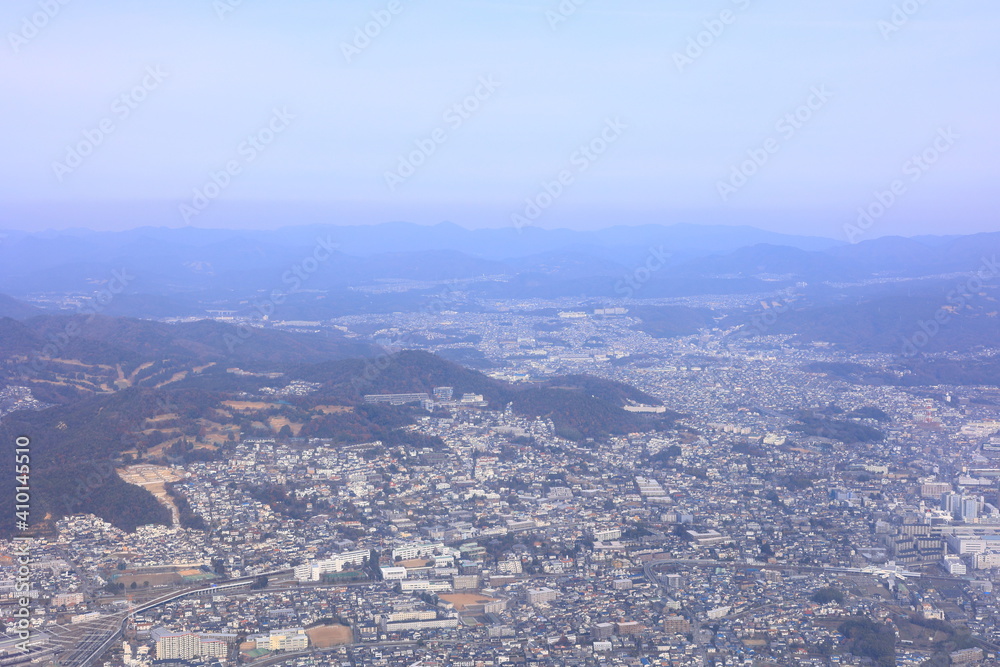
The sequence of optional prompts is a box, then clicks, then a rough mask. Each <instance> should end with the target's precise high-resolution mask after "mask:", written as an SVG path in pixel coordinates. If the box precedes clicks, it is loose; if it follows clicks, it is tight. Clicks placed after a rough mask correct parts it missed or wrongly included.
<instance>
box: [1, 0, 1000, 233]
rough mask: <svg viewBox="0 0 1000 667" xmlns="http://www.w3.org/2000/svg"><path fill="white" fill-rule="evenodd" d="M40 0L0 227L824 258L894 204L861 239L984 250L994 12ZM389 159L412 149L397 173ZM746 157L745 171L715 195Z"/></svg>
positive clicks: (9, 131) (786, 1)
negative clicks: (665, 227) (781, 241)
mask: <svg viewBox="0 0 1000 667" xmlns="http://www.w3.org/2000/svg"><path fill="white" fill-rule="evenodd" d="M64 1H65V4H62V3H60V2H59V0H45V1H44V2H39V0H5V1H4V2H3V3H2V5H0V26H2V28H3V33H4V43H3V44H2V45H0V86H2V89H3V91H4V92H3V98H4V101H3V104H2V106H0V109H2V111H0V113H2V114H3V121H4V122H3V126H4V128H5V131H4V132H3V134H2V139H0V141H2V153H3V156H4V159H3V161H2V163H0V165H2V166H0V228H19V229H32V228H48V227H61V226H73V225H86V226H92V227H95V228H122V227H130V226H135V225H139V224H168V225H184V224H188V223H189V224H193V225H197V226H240V225H247V226H256V227H259V226H278V225H285V224H294V223H296V222H299V221H315V220H321V219H322V220H329V221H332V222H343V223H369V222H381V221H384V220H410V221H413V222H420V223H433V222H438V221H441V220H450V221H453V222H456V223H458V224H461V225H465V226H471V227H481V226H488V227H500V226H504V225H510V224H513V223H512V216H513V215H515V214H519V215H522V216H525V218H524V219H525V220H527V222H528V223H529V224H537V225H540V226H545V227H553V226H568V227H577V228H592V227H597V226H605V225H610V224H621V223H626V224H628V223H633V222H663V223H670V222H684V221H712V222H719V223H726V222H751V223H753V224H757V225H759V226H762V227H767V228H771V229H775V230H780V231H799V232H803V233H814V234H821V235H825V236H830V237H836V238H843V237H844V235H845V231H844V225H847V224H851V223H853V222H854V221H855V220H856V218H857V217H858V214H857V209H858V208H859V207H866V208H867V207H869V206H871V205H873V203H875V202H876V201H877V198H876V196H875V193H876V191H886V190H891V189H892V185H893V181H898V183H897V184H896V189H897V194H895V195H892V197H894V198H895V202H894V203H892V204H891V205H889V206H888V207H887V208H888V210H887V212H886V213H885V214H884V215H883V216H882V217H881V218H880V219H878V220H875V221H874V222H873V223H872V225H871V227H870V228H869V229H868V230H866V234H868V235H869V236H878V235H882V234H889V233H893V234H907V235H909V234H919V233H955V232H971V231H980V230H995V229H1000V225H998V224H997V216H996V211H998V210H1000V188H998V187H997V185H996V182H997V175H998V168H997V162H996V161H997V156H998V155H1000V124H998V123H997V112H996V109H997V107H998V102H1000V95H998V81H1000V42H998V40H997V35H998V34H1000V4H998V3H997V2H996V1H995V0H970V1H967V2H965V1H961V0H925V2H923V3H921V2H920V1H919V0H909V1H908V2H893V1H892V0H837V2H829V3H814V2H802V1H801V0H711V1H706V0H698V1H694V0H678V1H673V2H667V1H665V0H657V1H655V2H653V1H648V2H647V1H639V0H636V1H629V0H589V1H586V0H577V3H579V6H576V4H575V3H573V2H572V0H565V2H563V3H560V1H559V0H551V1H538V2H535V1H529V0H522V1H520V2H505V1H502V0H492V1H491V0H454V1H447V0H439V1H432V0H419V1H418V0H412V1H409V0H398V3H395V2H389V1H388V0H384V1H383V0H376V1H367V0H366V1H356V2H346V1H336V0H325V1H319V0H311V1H310V0H283V1H282V2H275V1H271V2H266V1H265V0H242V2H238V0H214V1H213V0H143V1H141V2H140V1H138V0H132V1H125V0H93V1H84V0H64ZM47 4H50V5H51V6H49V7H48V13H49V14H52V16H51V17H49V16H46V15H44V13H42V12H44V10H43V9H42V7H43V6H45V5H47ZM560 5H562V7H563V9H564V10H566V9H567V8H573V7H575V12H573V13H572V14H570V15H568V16H564V15H563V14H560V13H559V12H560ZM904 5H907V6H906V7H904ZM668 6H669V8H668ZM392 9H395V10H396V13H395V14H393V13H392V11H391V10H392ZM906 10H909V12H910V13H907V11H906ZM373 12H374V13H376V14H378V13H380V12H381V19H382V22H383V23H386V25H384V27H383V26H377V25H376V24H372V25H369V26H368V29H369V31H370V32H372V33H376V32H377V33H378V34H377V35H376V36H375V37H373V38H370V43H368V44H367V45H366V44H365V42H364V41H358V42H357V43H356V44H357V46H355V47H353V49H352V50H351V52H350V53H347V54H345V49H344V45H345V44H352V43H354V42H355V39H356V35H357V34H358V33H357V31H359V30H360V31H363V30H364V29H365V26H366V24H368V23H369V22H371V21H374V20H375V19H374V18H373ZM723 12H730V13H728V14H723ZM894 12H895V14H896V15H895V17H894ZM564 14H569V12H568V11H564ZM386 17H391V20H387V18H386ZM894 18H895V23H893V19H894ZM556 19H558V20H556ZM563 19H565V20H563ZM706 22H707V23H706ZM727 22H728V23H727ZM32 23H33V24H36V25H42V27H40V28H37V29H35V25H31V24H32ZM376 28H377V30H376ZM713 30H714V32H715V33H717V34H712V31H713ZM689 40H694V41H693V42H691V41H689ZM699 40H700V41H701V43H702V44H703V45H705V46H702V47H698V48H700V50H701V52H700V54H699V51H698V49H696V48H694V47H690V45H691V44H693V43H696V42H697V41H699ZM358 47H361V48H358ZM689 47H690V50H689ZM686 51H687V54H686V55H684V58H690V59H689V60H684V59H681V58H679V57H678V54H685V52H686ZM149 72H154V73H156V72H158V74H157V75H156V76H153V75H151V74H150V73H149ZM481 81H487V82H490V81H492V82H494V83H493V84H490V85H489V86H485V85H484V84H482V83H481ZM496 84H499V85H498V86H497V85H496ZM137 87H138V88H137ZM494 88H495V89H494ZM477 89H478V93H479V96H480V98H482V99H481V100H476V103H475V104H472V103H471V102H470V103H469V106H470V108H471V107H475V106H478V108H477V109H475V110H474V111H472V112H470V113H466V114H465V115H467V116H468V118H463V117H462V116H460V115H457V114H455V113H452V114H448V110H449V109H450V108H451V107H453V106H454V105H456V104H461V103H462V102H463V100H465V99H466V98H467V97H468V96H469V95H475V93H476V92H477ZM122 96H125V97H124V98H123V97H122ZM807 103H812V106H813V109H809V110H808V112H807V111H806V110H800V114H801V118H805V119H806V120H804V121H803V122H801V123H800V122H799V121H796V125H798V127H796V126H795V125H793V124H791V123H788V122H783V121H782V119H783V118H784V117H785V116H786V114H789V113H795V112H796V110H797V109H798V108H799V107H800V106H802V105H804V104H807ZM133 107H134V108H133ZM275 110H278V111H279V112H280V113H279V115H278V117H276V116H275ZM286 112H287V114H291V115H292V116H294V117H293V118H290V119H289V118H287V117H284V118H283V116H284V114H285V113H286ZM609 123H610V124H609ZM102 124H103V127H104V129H105V130H110V131H102V130H101V129H100V128H101V127H102ZM269 124H270V125H271V128H270V129H267V130H265V128H268V126H269ZM949 128H950V129H949ZM262 130H265V131H264V132H263V135H262V136H261V137H260V141H261V142H263V141H265V140H267V139H269V138H271V137H268V133H269V132H271V133H273V141H271V143H269V144H267V145H266V146H264V145H263V143H260V144H259V145H260V146H261V149H260V150H257V149H256V148H254V147H253V146H252V145H251V144H249V143H244V142H247V139H248V136H251V135H257V134H258V133H260V132H261V131H262ZM435 130H439V132H438V133H437V135H436V137H437V139H438V140H439V142H434V139H433V138H432V137H433V136H434V132H435ZM87 133H89V136H90V139H87V138H86V137H87ZM602 133H603V134H604V138H603V139H598V138H599V137H601V136H602ZM99 135H103V137H99ZM97 138H100V141H99V145H95V146H93V150H92V151H90V150H89V148H90V147H89V145H88V144H89V143H94V144H97V143H98V141H97ZM417 141H423V142H424V146H425V147H427V146H429V145H430V144H427V141H430V142H432V143H434V145H435V150H434V151H433V154H430V155H417V156H416V160H415V161H420V162H422V164H421V165H420V166H419V167H417V168H416V169H415V171H414V173H413V174H412V175H409V176H406V174H407V173H408V172H406V170H405V169H404V170H403V172H402V174H403V176H401V175H400V174H401V172H400V171H399V167H400V157H401V156H403V157H406V156H408V155H409V154H410V153H411V152H412V151H414V150H418V147H417V144H416V142H417ZM592 141H594V142H595V143H594V147H595V150H599V149H601V148H602V142H606V143H607V150H606V151H605V152H604V153H603V154H602V155H600V156H597V155H596V154H593V155H592V156H590V157H588V156H587V155H585V154H584V153H579V152H578V151H579V148H580V147H581V146H583V145H587V144H590V143H591V142H592ZM81 142H83V145H82V146H81ZM935 142H937V148H934V147H935ZM77 148H79V149H80V151H78V152H83V153H89V154H88V155H85V156H80V158H79V159H77V158H75V157H73V156H72V155H70V153H72V152H73V151H76V150H77ZM748 151H751V152H752V153H755V154H756V155H757V159H758V162H763V159H762V158H763V157H764V156H766V158H767V160H766V162H764V163H763V164H762V165H761V166H759V167H758V166H757V165H753V164H749V165H747V166H746V168H745V171H746V172H755V173H753V175H752V176H750V177H749V178H748V179H746V182H745V183H743V182H742V181H741V180H740V179H739V178H736V179H735V180H732V172H733V168H734V166H737V167H738V166H739V165H740V164H741V163H743V162H744V161H745V160H747V159H749V158H750V155H751V154H748ZM924 151H928V157H929V158H933V157H935V154H937V155H938V158H937V160H936V162H935V163H934V164H927V165H924V166H920V165H918V164H917V163H915V162H914V163H908V161H909V160H910V159H911V158H912V157H913V156H914V155H920V154H921V153H923V152H924ZM429 152H430V151H429V150H426V149H425V150H424V153H429ZM251 158H252V159H251ZM420 158H423V159H422V160H421V159H420ZM230 161H232V162H233V163H234V164H235V167H238V173H235V175H233V176H231V177H229V179H228V180H229V182H228V185H226V187H223V188H218V189H217V190H216V188H214V186H212V185H210V186H209V187H208V190H209V194H213V195H216V196H215V197H214V199H211V200H210V201H208V200H204V201H200V200H199V199H198V197H196V195H195V194H194V192H195V190H196V189H198V190H201V191H203V192H204V187H205V186H206V184H209V183H211V176H210V175H211V173H212V172H213V171H214V172H218V171H219V170H223V169H225V168H226V165H227V163H228V162H230ZM925 167H926V168H925ZM233 171H236V169H235V168H234V170H233ZM562 171H565V172H566V173H564V174H563V178H564V183H563V184H562V185H560V186H559V187H556V186H553V185H550V186H549V189H550V190H552V192H556V191H558V190H559V188H561V192H560V193H559V194H558V196H556V197H554V198H552V199H551V200H550V199H549V197H548V195H547V193H546V191H545V188H544V186H543V183H544V182H549V183H551V182H553V181H556V182H557V181H558V178H559V175H560V172H562ZM387 172H395V174H396V177H392V176H388V177H387V175H386V173H387ZM404 176H405V177H404ZM397 177H399V178H397ZM217 180H219V181H220V182H223V183H225V182H226V180H227V178H225V177H217ZM723 183H725V184H727V185H726V186H722V185H720V184H723ZM529 198H530V199H532V200H534V201H535V202H536V203H537V204H542V205H547V208H545V209H544V210H541V208H540V209H539V212H540V214H539V215H537V216H534V213H535V212H534V211H532V210H531V209H530V207H529V206H528V204H527V203H526V201H525V200H526V199H529ZM882 198H883V200H884V201H885V202H888V201H889V197H888V196H886V195H883V197H882ZM206 201H207V204H206ZM185 207H190V208H185ZM873 210H874V211H875V212H878V210H879V208H878V206H875V207H874V209H873ZM185 211H186V212H187V215H184V212H185ZM192 211H196V212H197V214H196V215H194V214H192V213H191V212H192ZM532 216H533V217H532ZM529 217H531V219H530V220H529V219H528V218H529Z"/></svg>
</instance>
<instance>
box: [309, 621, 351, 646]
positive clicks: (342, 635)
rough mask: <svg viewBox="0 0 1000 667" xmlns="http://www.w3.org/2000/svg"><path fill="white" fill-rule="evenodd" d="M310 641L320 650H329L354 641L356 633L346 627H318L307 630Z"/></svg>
mask: <svg viewBox="0 0 1000 667" xmlns="http://www.w3.org/2000/svg"><path fill="white" fill-rule="evenodd" d="M306 634H307V635H308V636H309V641H310V642H311V643H312V644H313V645H314V646H316V647H318V648H329V647H331V646H339V645H341V644H350V643H351V642H352V641H354V633H353V632H352V631H351V629H350V628H349V627H347V626H346V625H318V626H316V627H315V628H310V629H309V630H306Z"/></svg>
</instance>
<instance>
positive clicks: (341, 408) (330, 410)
mask: <svg viewBox="0 0 1000 667" xmlns="http://www.w3.org/2000/svg"><path fill="white" fill-rule="evenodd" d="M313 409H314V410H316V411H317V412H322V413H323V414H325V415H332V414H337V413H338V412H354V406H352V405H317V406H316V407H315V408H313Z"/></svg>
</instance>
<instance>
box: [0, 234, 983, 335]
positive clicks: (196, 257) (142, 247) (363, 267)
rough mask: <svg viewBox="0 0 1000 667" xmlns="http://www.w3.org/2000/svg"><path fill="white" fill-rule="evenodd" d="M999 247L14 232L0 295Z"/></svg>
mask: <svg viewBox="0 0 1000 667" xmlns="http://www.w3.org/2000/svg"><path fill="white" fill-rule="evenodd" d="M997 250H1000V234H998V233H989V234H976V235H971V236H940V237H920V238H901V237H885V238H878V239H874V240H870V241H862V242H860V243H857V244H853V245H852V244H847V243H843V242H838V241H835V240H831V239H824V238H818V237H808V236H789V235H783V234H777V233H773V232H766V231H762V230H758V229H754V228H750V227H731V228H727V227H701V226H695V225H673V226H642V227H614V228H609V229H605V230H601V231H596V232H581V231H570V230H544V229H537V228H531V227H528V228H524V229H522V230H520V232H519V231H518V230H515V229H513V228H509V229H481V230H466V229H463V228H461V227H458V226H456V225H453V224H449V223H442V224H439V225H436V226H432V227H426V226H418V225H412V224H407V223H387V224H384V225H377V226H356V227H333V226H330V227H320V226H310V227H289V228H284V229H281V230H276V231H230V230H210V229H198V228H181V229H169V228H143V229H136V230H131V231H127V232H100V233H97V232H88V231H83V230H79V231H62V232H45V233H37V234H28V233H23V232H8V233H7V236H6V238H5V239H4V241H3V243H2V244H0V292H2V293H6V294H8V295H11V296H17V297H23V296H26V295H29V294H33V293H34V294H37V293H40V292H65V293H69V294H87V293H88V290H92V289H94V288H97V287H98V286H100V285H101V284H103V283H107V282H109V281H112V280H113V277H114V276H113V274H112V272H114V271H122V270H124V271H125V272H126V274H125V277H126V279H127V283H128V284H127V285H125V286H124V287H125V289H124V290H122V293H123V294H124V295H126V296H127V295H139V294H141V295H144V296H145V298H144V299H143V300H142V302H141V303H140V302H138V301H137V300H131V301H130V300H129V299H127V298H120V299H116V300H115V303H114V304H113V309H112V310H111V311H110V312H111V313H112V314H122V315H136V316H166V315H182V314H197V313H199V312H203V310H204V309H205V307H207V304H210V303H211V304H214V307H217V308H221V307H229V308H236V307H238V305H239V302H240V301H243V300H247V299H250V298H253V297H259V296H260V295H261V294H264V293H268V292H271V291H272V290H280V291H282V292H283V293H287V292H291V291H297V290H334V291H335V292H346V291H348V290H349V289H351V288H357V287H358V286H363V285H366V284H377V282H379V281H386V280H409V281H463V289H468V290H472V291H473V292H477V291H481V292H483V293H486V294H491V293H495V294H510V293H517V292H519V291H521V290H522V289H525V288H530V289H532V291H533V294H536V295H538V296H547V297H558V296H574V297H576V296H592V297H623V296H632V294H629V290H627V289H625V288H624V287H623V284H622V283H621V282H620V279H621V278H622V277H623V276H627V275H629V274H631V273H633V272H634V271H635V270H636V269H637V268H638V267H641V266H644V265H646V264H647V262H649V261H650V256H651V253H652V255H653V259H654V260H656V261H654V262H653V263H652V266H653V267H655V269H656V270H654V271H653V273H652V275H651V276H650V277H649V278H647V279H646V280H644V281H643V285H642V290H643V294H642V297H643V298H656V297H667V296H678V295H689V294H699V293H701V294H711V293H723V294H724V293H754V292H768V291H773V290H774V289H776V288H777V289H780V288H781V287H783V286H785V285H789V284H794V283H797V282H807V283H817V282H855V281H863V280H867V279H871V278H875V277H879V278H885V277H907V278H916V277H922V276H933V275H938V274H947V273H955V272H963V271H966V272H967V271H973V270H976V269H977V268H978V267H979V265H980V264H981V263H982V260H983V258H984V257H989V256H990V254H991V253H996V252H997ZM310 258H312V259H310ZM664 258H665V259H664ZM498 280H499V282H498ZM632 292H633V293H634V290H632ZM342 296H343V298H342V299H340V302H341V303H340V304H338V305H333V306H330V310H331V312H339V313H340V314H346V313H347V312H350V310H351V309H352V308H357V309H376V310H377V309H380V308H381V309H383V310H385V309H387V310H388V312H392V311H393V310H398V309H399V304H398V303H395V302H394V299H393V297H387V296H380V297H378V298H371V297H369V298H366V299H360V300H359V299H358V295H357V294H354V295H350V294H346V293H345V294H343V295H342ZM380 301H382V302H384V303H379V302H380ZM352 302H353V303H352ZM171 309H173V310H175V311H177V312H173V313H171V312H168V311H170V310H171Z"/></svg>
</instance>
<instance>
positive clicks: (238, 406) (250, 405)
mask: <svg viewBox="0 0 1000 667" xmlns="http://www.w3.org/2000/svg"><path fill="white" fill-rule="evenodd" d="M222 404H223V405H225V406H226V407H227V408H232V409H233V410H270V409H271V408H278V407H281V406H279V405H278V404H277V403H264V402H263V401H223V402H222Z"/></svg>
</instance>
